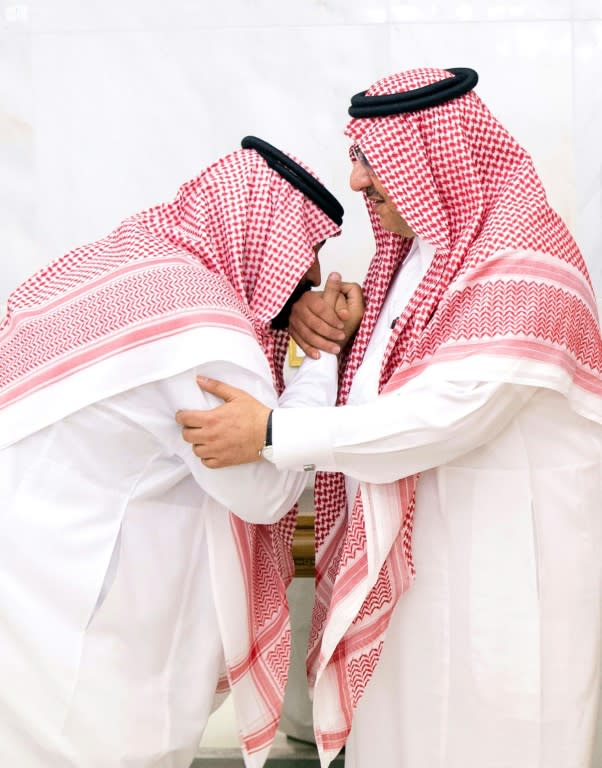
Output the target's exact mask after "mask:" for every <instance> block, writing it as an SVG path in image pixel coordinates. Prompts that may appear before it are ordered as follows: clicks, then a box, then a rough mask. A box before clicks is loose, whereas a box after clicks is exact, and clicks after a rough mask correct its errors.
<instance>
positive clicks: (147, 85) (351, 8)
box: [0, 0, 602, 304]
mask: <svg viewBox="0 0 602 768" xmlns="http://www.w3.org/2000/svg"><path fill="white" fill-rule="evenodd" d="M418 65H432V66H470V67H474V68H475V69H477V71H478V72H479V74H480V76H481V81H480V84H479V86H478V92H479V94H480V95H481V96H482V97H483V98H484V99H485V100H486V101H487V102H488V104H489V105H490V107H491V108H492V109H493V111H494V112H495V113H496V114H497V115H498V117H500V118H501V120H502V121H503V122H504V123H506V125H507V126H508V127H509V128H510V129H511V131H512V132H513V133H514V134H515V136H516V137H517V138H518V139H519V140H520V141H521V142H522V143H523V144H524V145H525V146H526V147H527V148H528V149H529V150H530V151H531V152H532V154H533V155H534V158H535V162H536V165H537V167H538V169H539V171H540V173H541V175H542V177H543V179H544V182H545V184H546V186H547V188H548V191H549V195H550V198H551V200H552V202H553V204H554V205H555V207H556V208H557V209H558V210H559V212H560V213H561V214H562V215H563V216H564V218H565V219H566V220H567V222H568V223H569V226H570V227H571V229H572V231H573V233H574V234H575V236H576V238H577V240H578V242H579V243H580V245H581V247H582V249H583V251H584V253H585V256H586V259H587V261H588V263H589V266H590V270H591V272H592V277H593V280H594V283H595V286H596V289H597V291H598V293H599V294H600V293H602V224H601V217H600V212H601V199H602V198H601V189H600V187H601V158H602V149H601V145H602V142H601V141H600V138H599V137H600V135H601V134H602V131H601V126H602V87H601V83H602V0H457V1H454V0H220V2H209V0H32V1H31V2H21V3H19V2H17V1H16V0H0V253H1V255H2V261H1V262H0V263H1V267H0V304H1V303H2V302H3V301H4V300H5V299H6V296H7V294H8V292H9V291H10V290H11V289H12V288H13V287H14V286H15V285H16V284H17V283H18V282H19V281H20V280H22V279H23V278H24V277H26V276H27V275H28V274H29V273H30V272H32V271H33V270H34V269H35V268H37V267H38V266H40V265H41V264H43V263H45V262H47V261H49V260H50V259H52V258H54V257H56V256H57V255H59V254H60V253H61V252H63V251H65V250H67V249H69V248H71V247H74V246H76V245H79V244H82V243H84V242H87V241H90V240H93V239H95V238H98V237H100V236H103V235H104V234H106V233H107V232H108V231H109V230H110V229H112V228H113V227H114V226H115V225H116V224H117V223H118V221H119V220H121V219H122V218H123V217H125V216H127V215H129V214H131V213H133V212H134V211H136V210H139V209H142V208H144V207H147V206H149V205H151V204H154V203H156V202H159V201H161V200H167V199H170V198H171V197H172V196H173V195H174V193H175V191H176V189H177V187H178V186H179V184H180V183H181V182H183V181H184V180H186V179H188V178H190V177H192V176H194V175H196V173H197V172H198V171H199V170H200V169H201V168H202V167H203V166H205V165H207V164H208V163H209V162H211V161H213V160H214V159H215V158H216V157H218V156H219V155H221V154H225V153H227V152H229V151H231V150H232V149H234V148H236V147H237V146H238V142H239V141H240V138H241V137H242V136H243V135H245V134H247V133H255V134H257V135H259V136H261V137H262V138H265V139H267V140H268V141H271V142H273V143H275V144H276V145H278V146H281V147H282V148H285V149H288V150H289V151H291V152H293V153H295V154H297V155H298V156H299V157H301V158H303V159H304V160H306V161H307V162H308V163H309V164H310V165H311V166H313V167H314V169H315V170H316V171H317V172H318V174H319V175H320V176H321V177H322V179H323V180H324V181H325V183H326V184H327V185H328V186H330V187H331V188H332V189H333V190H334V191H335V192H336V193H337V195H338V196H339V197H340V198H341V200H342V202H343V204H344V205H345V208H346V211H347V216H346V220H345V232H344V235H343V236H342V237H341V238H339V239H338V241H335V242H333V243H332V244H330V245H329V246H328V248H327V249H326V250H325V252H324V255H323V263H324V267H325V269H326V270H329V269H330V268H337V269H340V270H341V271H342V272H343V274H344V275H345V276H346V277H348V278H349V279H358V280H359V279H361V277H362V275H363V273H364V270H365V267H366V265H367V262H368V259H369V257H370V255H371V246H370V231H369V227H368V221H367V216H366V214H365V211H364V209H363V204H362V202H361V200H360V199H359V198H357V199H356V197H354V195H353V193H351V192H350V191H349V190H348V189H347V177H348V160H347V154H346V146H347V143H348V142H347V140H346V139H345V138H344V137H343V135H342V130H343V127H344V125H345V123H346V120H347V115H346V110H347V106H348V103H349V98H350V96H351V95H352V94H353V93H356V92H357V91H359V90H363V89H364V88H366V87H367V86H368V85H369V84H370V83H371V82H372V81H373V80H375V79H376V78H378V77H380V76H382V75H385V74H388V73H390V72H392V71H395V70H398V69H403V68H408V67H413V66H418Z"/></svg>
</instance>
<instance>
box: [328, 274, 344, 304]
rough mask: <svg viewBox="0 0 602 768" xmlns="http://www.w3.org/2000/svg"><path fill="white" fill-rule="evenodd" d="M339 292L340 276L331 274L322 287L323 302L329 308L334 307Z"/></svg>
mask: <svg viewBox="0 0 602 768" xmlns="http://www.w3.org/2000/svg"><path fill="white" fill-rule="evenodd" d="M340 292H341V276H340V274H339V273H338V272H331V273H330V274H329V275H328V279H327V280H326V285H325V286H324V301H325V302H326V303H327V304H328V306H329V307H334V306H335V304H336V301H337V299H338V297H339V293H340Z"/></svg>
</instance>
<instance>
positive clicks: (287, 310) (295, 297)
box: [271, 281, 312, 331]
mask: <svg viewBox="0 0 602 768" xmlns="http://www.w3.org/2000/svg"><path fill="white" fill-rule="evenodd" d="M311 289H312V284H311V283H310V282H309V281H308V282H303V283H299V285H298V286H297V287H296V288H295V290H294V291H293V292H292V293H291V295H290V296H289V297H288V299H287V301H286V304H285V305H284V306H283V307H282V309H281V310H280V312H278V314H277V315H276V317H275V318H274V319H273V320H272V323H271V325H272V328H274V329H275V330H277V331H286V329H287V328H288V321H289V319H290V316H291V312H292V311H293V304H294V303H295V302H296V301H299V299H300V298H301V296H303V294H304V293H307V291H311Z"/></svg>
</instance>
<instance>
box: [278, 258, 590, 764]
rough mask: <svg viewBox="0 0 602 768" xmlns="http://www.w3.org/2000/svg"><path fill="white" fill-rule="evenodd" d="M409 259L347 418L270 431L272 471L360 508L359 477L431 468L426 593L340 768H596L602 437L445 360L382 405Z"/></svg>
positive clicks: (533, 395)
mask: <svg viewBox="0 0 602 768" xmlns="http://www.w3.org/2000/svg"><path fill="white" fill-rule="evenodd" d="M421 251H422V255H421ZM410 255H411V256H412V255H413V256H414V259H417V260H419V261H420V260H421V265H420V268H418V269H410V270H408V274H407V280H406V279H405V278H406V275H404V272H405V266H404V268H402V269H401V270H400V271H399V274H398V276H397V278H396V280H395V282H394V284H393V286H392V288H391V290H390V291H389V294H388V297H387V299H386V302H385V306H384V308H383V310H382V313H381V320H382V323H379V327H377V329H375V334H374V337H373V341H372V342H371V344H370V345H369V347H368V349H367V352H366V355H365V358H364V361H363V364H362V366H361V368H360V369H359V370H358V373H357V375H356V377H355V380H354V384H353V387H352V390H351V393H350V398H349V405H346V406H344V407H340V408H336V409H335V408H329V409H312V408H303V409H300V410H295V411H284V410H281V409H278V410H276V411H275V412H274V419H273V442H274V453H273V460H274V461H275V463H276V464H277V466H279V467H280V468H292V467H298V466H303V465H308V464H314V465H316V467H317V468H318V469H323V470H331V471H340V472H344V473H345V474H346V475H347V490H348V494H349V499H350V500H351V501H352V500H353V496H354V492H355V489H356V488H357V486H358V481H365V482H370V483H386V482H391V481H394V480H396V479H398V478H401V477H405V476H408V475H410V474H413V473H415V472H421V476H420V479H419V481H418V486H417V496H416V509H415V523H414V537H413V551H414V561H415V565H416V574H417V575H416V580H415V583H414V584H413V585H412V586H411V587H410V589H409V590H408V592H407V593H405V594H404V595H403V596H402V597H401V599H400V601H399V603H398V605H397V607H396V608H395V610H394V613H393V616H392V619H391V623H390V626H389V629H388V631H387V634H386V638H385V644H384V649H383V653H382V657H381V660H380V663H379V666H378V668H377V670H376V672H375V674H374V676H373V678H372V680H371V682H370V683H369V685H368V687H367V690H366V693H365V695H364V697H363V698H362V699H361V701H360V703H359V706H358V708H357V710H356V712H355V715H354V719H353V725H352V730H351V733H350V736H349V739H348V741H347V747H346V756H345V765H346V768H372V767H373V766H395V767H396V768H600V766H599V765H594V763H593V762H592V741H593V738H594V731H595V720H596V714H597V709H598V703H599V696H600V679H601V678H600V648H601V644H600V631H601V615H602V614H601V605H602V600H601V594H602V592H601V557H600V553H601V551H602V525H601V514H600V499H601V498H602V471H601V463H600V462H601V455H602V437H601V428H600V426H599V425H597V424H595V423H593V422H591V421H588V420H586V419H585V418H582V417H581V416H578V415H576V414H575V413H574V412H573V411H572V410H571V409H570V408H569V406H568V404H567V401H566V399H565V398H564V397H562V396H560V395H559V394H557V393H555V392H553V391H550V390H544V389H536V388H534V387H527V386H523V385H517V384H509V383H499V382H486V381H475V380H465V379H464V380H463V379H462V375H461V368H458V366H456V365H454V364H452V363H450V364H446V365H440V366H438V367H437V368H436V369H434V370H430V369H427V370H426V371H425V372H424V373H422V374H421V375H419V376H417V377H416V378H414V379H412V380H410V381H409V382H408V383H407V384H405V385H404V386H403V387H402V388H400V389H399V390H397V391H395V392H392V393H390V394H387V395H384V396H382V397H380V398H378V399H377V400H375V399H374V397H375V393H376V391H377V386H378V371H379V368H380V361H381V359H382V354H383V352H384V348H385V346H386V341H387V333H388V332H387V328H388V326H389V325H390V323H389V321H390V319H391V318H392V317H396V316H397V315H399V314H400V312H401V309H403V304H404V303H405V301H407V297H408V295H409V294H411V292H412V290H413V289H414V288H415V286H416V283H417V280H418V279H419V278H420V275H421V274H422V273H423V271H424V269H425V268H426V266H428V263H429V258H428V247H425V246H424V244H421V243H415V247H414V249H413V254H410ZM406 263H408V262H407V261H406ZM409 263H410V264H411V263H412V261H410V262H409ZM414 266H416V262H414Z"/></svg>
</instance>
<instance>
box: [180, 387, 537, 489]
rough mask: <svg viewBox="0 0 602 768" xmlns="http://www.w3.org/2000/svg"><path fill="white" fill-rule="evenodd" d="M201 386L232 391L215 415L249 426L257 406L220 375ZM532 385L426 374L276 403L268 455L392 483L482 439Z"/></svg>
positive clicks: (220, 459) (225, 449)
mask: <svg viewBox="0 0 602 768" xmlns="http://www.w3.org/2000/svg"><path fill="white" fill-rule="evenodd" d="M203 388H204V389H205V390H206V391H211V392H213V393H214V394H216V395H218V396H219V397H222V398H224V397H228V398H229V400H228V402H227V404H226V405H224V406H221V407H220V408H217V409H216V410H215V411H214V416H216V417H219V419H217V418H216V423H217V422H218V421H221V420H222V419H224V420H225V421H226V422H227V421H228V420H230V419H235V420H237V422H239V423H246V424H247V427H248V428H249V429H250V430H252V427H251V426H250V422H249V421H248V420H247V419H248V412H249V408H250V407H254V406H252V405H251V404H250V403H249V401H243V400H241V399H239V397H238V395H237V394H236V393H235V392H233V391H231V390H230V389H229V388H224V387H223V386H222V385H221V384H220V383H219V382H214V381H208V382H204V383H203ZM535 391H536V389H535V388H533V387H529V386H523V385H517V384H508V383H498V382H474V381H467V382H462V381H453V380H448V379H445V378H439V379H436V378H434V377H433V376H432V375H427V374H423V375H422V376H418V377H416V378H415V379H413V380H412V381H410V382H408V384H406V385H405V386H404V387H402V388H400V389H399V390H397V391H395V392H392V393H389V394H386V395H382V396H380V397H378V398H377V399H375V400H373V401H371V402H369V403H366V404H363V405H350V406H343V407H339V408H294V409H286V408H282V409H277V410H275V411H274V413H273V424H272V441H273V452H272V459H271V460H272V461H274V462H275V464H276V465H277V466H278V467H280V468H281V469H284V468H292V467H298V468H301V467H304V466H311V467H312V468H316V469H320V470H325V471H338V472H344V473H345V474H347V475H350V476H351V477H355V478H357V479H358V480H362V481H365V482H374V483H385V482H391V481H393V480H396V479H399V478H401V477H406V476H408V475H411V474H414V473H415V472H420V471H422V470H425V469H428V468H430V467H435V466H439V465H441V464H444V463H446V462H448V461H451V460H452V459H453V458H455V457H457V456H460V455H462V454H464V453H467V452H468V451H470V450H473V449H474V448H477V447H478V446H479V445H482V444H483V443H484V442H486V441H487V440H488V439H491V438H492V437H493V436H494V435H496V434H498V433H499V432H500V431H501V430H502V429H503V428H504V426H506V424H507V423H508V422H509V421H510V419H511V418H512V417H513V416H514V415H515V414H516V413H517V412H518V411H519V410H520V409H521V408H522V407H523V406H524V405H525V403H526V402H527V401H528V400H529V398H530V397H531V396H532V395H533V394H534V393H535ZM245 413H247V415H245ZM196 417H197V415H196V414H189V415H188V421H187V423H188V425H189V426H188V429H187V430H186V433H185V439H186V440H190V441H192V442H194V441H195V440H196V439H197V438H199V436H200V433H199V432H196V429H195V427H196V425H195V418H196ZM247 427H245V429H246V428H247ZM195 450H196V452H197V455H199V456H202V454H203V453H205V452H206V453H207V455H209V454H211V456H212V466H224V465H226V464H229V463H231V462H235V461H236V460H237V452H236V449H235V447H234V446H227V445H225V444H223V443H222V444H220V445H219V447H218V448H217V449H216V448H215V447H214V446H213V445H211V444H210V443H209V442H205V443H204V444H203V445H202V446H200V447H197V448H196V449H195Z"/></svg>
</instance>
